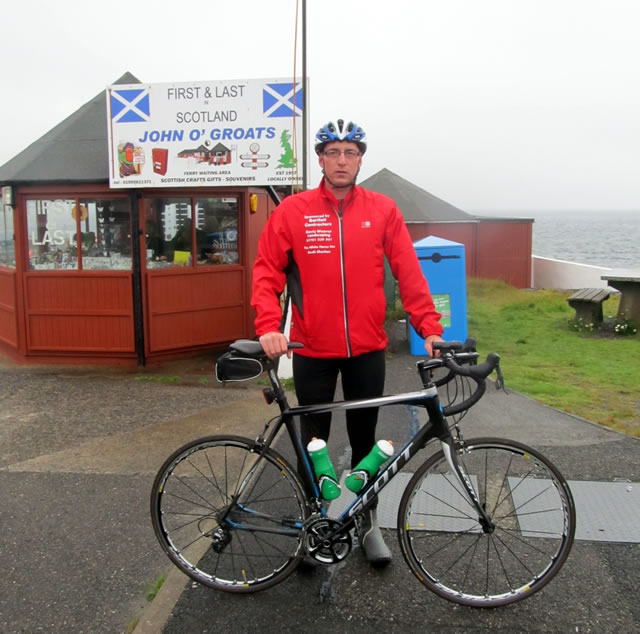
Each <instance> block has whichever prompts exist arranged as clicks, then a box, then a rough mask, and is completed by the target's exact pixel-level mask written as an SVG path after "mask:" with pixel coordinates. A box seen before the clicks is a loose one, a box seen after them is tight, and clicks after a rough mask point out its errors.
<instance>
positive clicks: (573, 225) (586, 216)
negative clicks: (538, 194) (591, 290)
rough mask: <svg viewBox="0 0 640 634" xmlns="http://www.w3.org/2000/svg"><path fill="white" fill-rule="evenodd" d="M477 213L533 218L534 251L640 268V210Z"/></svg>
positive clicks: (577, 260) (602, 264)
mask: <svg viewBox="0 0 640 634" xmlns="http://www.w3.org/2000/svg"><path fill="white" fill-rule="evenodd" d="M476 213H477V215H479V216H480V215H481V216H494V217H495V216H501V217H508V218H533V219H534V223H533V248H532V251H533V255H538V256H542V257H545V258H554V259H556V260H566V261H567V262H575V263H577V264H591V265H593V266H600V267H605V268H611V269H617V268H622V269H640V210H622V211H620V210H618V211H612V210H602V211H593V210H589V211H579V210H569V211H568V210H563V211H549V210H544V211H525V212H523V211H518V212H507V211H496V212H488V211H483V212H476Z"/></svg>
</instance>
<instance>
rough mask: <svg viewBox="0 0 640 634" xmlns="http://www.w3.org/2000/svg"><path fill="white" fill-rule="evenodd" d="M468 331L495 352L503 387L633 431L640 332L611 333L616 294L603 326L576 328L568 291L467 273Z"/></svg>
mask: <svg viewBox="0 0 640 634" xmlns="http://www.w3.org/2000/svg"><path fill="white" fill-rule="evenodd" d="M467 290H468V324H469V334H470V336H472V337H474V338H475V339H476V340H477V345H478V351H479V352H480V353H481V355H484V354H486V353H488V352H497V353H498V354H500V356H501V358H502V360H501V365H502V368H503V371H504V375H505V382H506V385H507V387H510V388H512V389H514V390H516V391H518V392H522V393H523V394H526V395H528V396H531V397H532V398H535V399H536V400H538V401H541V402H543V403H546V404H547V405H551V406H552V407H555V408H557V409H560V410H563V411H565V412H569V413H571V414H575V415H577V416H581V417H583V418H586V419H588V420H591V421H594V422H597V423H600V424H602V425H606V426H607V427H611V428H612V429H616V430H617V431H621V432H624V433H626V434H630V435H633V436H640V391H639V390H638V386H639V385H640V335H639V334H637V332H636V333H635V334H633V335H630V334H628V333H629V332H633V328H632V329H631V330H628V329H627V330H625V333H626V336H620V334H616V332H617V331H616V328H615V317H614V316H615V314H616V312H617V309H618V303H619V296H617V295H614V296H612V297H611V298H610V299H608V300H607V301H606V302H605V303H604V306H603V310H604V314H605V315H606V317H605V323H604V327H603V328H602V329H600V330H598V329H593V330H585V329H582V328H576V323H575V313H574V311H573V310H572V309H571V308H570V307H569V305H568V304H567V298H568V297H569V296H570V295H571V293H570V292H558V291H552V290H522V289H516V288H513V287H511V286H508V285H507V284H505V283H503V282H498V281H492V280H478V279H470V280H468V289H467Z"/></svg>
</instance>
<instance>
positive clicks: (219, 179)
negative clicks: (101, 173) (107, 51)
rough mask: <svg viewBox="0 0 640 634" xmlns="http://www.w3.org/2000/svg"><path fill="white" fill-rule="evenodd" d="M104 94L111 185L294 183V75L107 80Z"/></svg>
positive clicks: (297, 90) (298, 88)
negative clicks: (212, 79)
mask: <svg viewBox="0 0 640 634" xmlns="http://www.w3.org/2000/svg"><path fill="white" fill-rule="evenodd" d="M106 98H107V125H108V136H109V183H110V186H111V187H113V188H123V187H136V188H138V187H194V186H195V187H198V186H201V187H211V186H231V185H289V184H291V183H294V182H296V179H297V180H299V181H302V159H301V156H302V136H303V134H304V130H303V125H302V82H301V81H298V82H292V81H291V80H290V79H251V80H237V81H215V82H191V83H179V84H114V85H113V86H109V87H108V88H107V91H106ZM294 122H295V126H294Z"/></svg>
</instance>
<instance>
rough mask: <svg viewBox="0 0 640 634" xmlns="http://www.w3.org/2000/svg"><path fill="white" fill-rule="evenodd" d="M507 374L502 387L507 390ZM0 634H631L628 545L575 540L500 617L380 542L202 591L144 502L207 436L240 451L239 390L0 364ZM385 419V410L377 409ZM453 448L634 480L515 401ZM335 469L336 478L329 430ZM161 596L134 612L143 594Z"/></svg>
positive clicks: (407, 421) (164, 372)
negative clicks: (549, 576)
mask: <svg viewBox="0 0 640 634" xmlns="http://www.w3.org/2000/svg"><path fill="white" fill-rule="evenodd" d="M414 363H415V359H414V358H413V357H410V356H409V355H408V354H407V350H406V346H403V345H402V343H395V344H394V345H392V348H391V354H390V356H389V359H388V378H387V390H386V391H387V393H391V392H393V391H396V390H397V391H399V390H401V389H402V390H406V389H409V390H413V389H416V388H417V387H418V383H417V375H416V374H415V370H414ZM508 379H509V377H508V376H507V377H506V380H507V385H508ZM0 385H2V391H1V392H0V394H1V396H0V445H1V446H2V452H1V453H0V485H1V486H0V509H2V511H1V515H0V522H1V526H0V530H1V534H2V541H1V542H0V543H1V549H2V562H3V565H2V568H3V573H4V574H3V575H1V576H0V631H2V632H33V631H69V632H71V631H72V632H126V631H130V630H132V629H133V628H134V626H135V625H136V624H137V628H136V630H135V631H136V633H137V634H139V633H140V632H143V633H144V632H164V633H165V634H170V633H174V632H209V631H221V630H222V631H224V630H233V631H238V632H245V631H246V632H248V631H250V630H255V629H256V628H260V629H261V630H263V631H303V630H304V631H312V632H313V631H320V630H323V631H325V632H326V631H329V632H332V631H345V632H366V631H370V630H371V629H374V628H375V629H377V628H384V629H385V630H388V631H403V632H404V631H421V632H480V631H485V630H489V629H491V630H493V631H496V630H497V631H505V632H506V631H509V632H519V631H523V632H524V631H527V632H531V631H534V632H632V631H638V629H639V627H640V625H639V624H640V607H639V604H638V602H637V596H636V590H635V586H636V584H637V579H638V571H639V570H640V546H638V544H636V543H626V544H612V543H607V542H595V541H593V542H587V541H581V542H576V544H575V545H574V549H573V552H572V554H571V556H570V558H569V560H568V562H567V564H566V565H565V567H564V568H563V570H562V571H561V573H560V574H559V575H558V577H556V579H554V580H553V581H552V582H551V584H550V585H549V586H547V588H545V589H544V590H543V591H541V592H540V593H538V594H536V595H535V596H534V597H532V598H531V599H529V600H527V601H524V602H521V603H520V604H517V605H515V606H511V607H508V608H503V609H498V610H492V611H478V610H471V609H466V608H462V607H459V606H455V605H454V604H451V603H449V602H447V601H444V600H442V599H439V598H438V597H436V596H435V595H432V594H431V593H429V592H428V591H427V590H426V589H424V588H423V587H422V586H421V585H420V584H419V583H418V582H417V580H416V579H415V578H414V577H413V576H412V575H411V573H410V572H409V570H408V568H407V567H406V564H405V563H404V561H403V560H402V557H401V555H400V552H399V549H398V547H397V544H396V539H395V533H394V532H393V531H387V536H388V540H387V541H388V543H389V544H390V546H391V548H392V549H393V551H394V555H395V559H394V562H393V563H392V565H391V566H390V567H389V568H388V569H386V570H383V571H374V570H372V569H370V568H369V566H368V565H367V564H366V563H365V562H364V561H363V559H362V557H361V556H360V553H359V552H357V551H356V552H354V553H352V554H351V556H350V557H349V558H348V559H347V560H346V561H345V562H344V563H342V564H340V565H339V566H336V567H332V568H322V569H317V570H314V571H312V572H310V573H309V572H307V573H303V572H298V573H294V575H292V576H291V577H290V578H289V579H288V580H286V581H285V582H284V583H283V584H281V585H280V586H278V587H276V588H273V589H270V590H268V591H266V592H262V593H258V594H256V595H250V596H233V595H227V594H224V593H216V592H214V591H211V590H208V589H206V588H204V587H201V586H198V585H197V584H195V585H194V584H192V583H191V582H190V581H188V580H187V579H186V577H184V576H183V575H182V573H180V572H178V571H177V570H175V569H174V568H173V567H172V565H171V564H170V562H169V560H168V559H167V558H166V556H165V555H164V554H163V553H162V551H161V550H160V547H159V546H158V544H157V543H156V541H155V537H154V535H153V530H152V528H151V522H150V519H149V509H148V506H149V502H148V498H149V492H150V487H151V483H152V480H153V477H154V475H155V472H156V471H157V469H158V468H159V466H160V464H161V463H162V461H163V460H164V458H165V457H166V456H167V455H168V454H169V453H170V452H171V451H172V450H173V449H175V448H176V447H177V446H179V445H180V444H182V443H184V442H186V441H188V440H191V439H192V438H194V437H197V436H201V435H205V434H209V433H225V432H229V433H234V434H239V435H247V436H250V437H252V436H255V435H256V434H257V433H258V432H259V431H260V430H261V429H262V423H263V421H264V420H265V418H266V417H267V416H266V413H265V412H269V413H271V415H273V414H272V412H273V411H275V410H273V408H274V407H275V406H272V408H270V409H268V410H267V408H266V407H265V405H264V401H263V400H262V396H261V393H260V385H258V384H256V382H252V383H247V384H236V385H234V386H232V387H227V388H221V387H219V386H218V384H216V383H215V379H213V378H212V373H211V361H210V359H202V358H200V359H194V360H190V361H188V362H180V363H175V364H166V365H165V366H164V367H157V368H154V369H152V370H149V369H147V370H141V371H138V372H127V373H122V372H119V371H112V370H105V369H99V368H98V369H96V368H26V367H14V366H12V365H11V364H10V363H4V364H3V365H2V366H1V367H0ZM392 410H393V411H392ZM396 410H397V408H388V409H387V410H382V413H381V420H380V424H379V436H380V437H389V438H392V439H393V440H394V441H395V442H402V441H403V440H404V439H405V438H406V437H407V436H408V434H409V432H410V429H411V425H413V424H415V421H412V420H411V416H410V415H409V414H408V413H407V412H406V410H405V411H396ZM462 427H463V431H464V432H465V434H466V435H468V436H478V435H498V436H504V437H510V438H514V439H516V440H521V441H523V442H526V443H528V444H531V445H533V446H535V447H537V448H538V449H540V450H541V451H542V452H543V453H545V454H546V455H548V456H549V457H550V458H551V459H552V460H553V461H554V462H555V463H556V464H557V465H558V467H559V468H560V469H561V471H562V472H563V473H564V475H565V476H566V477H567V478H568V479H570V480H600V481H605V482H611V481H613V480H614V479H616V478H622V479H626V480H629V481H631V482H633V483H638V482H640V460H639V459H638V457H639V456H640V452H639V449H640V443H639V441H638V440H637V439H634V438H630V437H626V436H622V435H620V434H617V433H615V432H612V431H609V430H606V429H603V428H601V427H598V426H596V425H593V424H591V423H589V422H587V421H583V420H581V419H577V418H575V417H572V416H569V415H566V414H562V413H560V412H557V411H555V410H553V409H551V408H548V407H545V406H542V405H539V404H537V403H535V402H534V401H531V400H530V399H527V398H525V397H523V396H520V395H517V394H510V395H508V396H507V395H505V394H503V393H501V392H495V391H493V390H489V391H488V394H487V396H486V397H485V398H484V399H483V400H482V401H481V403H480V404H479V405H477V406H476V407H475V408H474V409H473V410H472V411H471V412H470V413H469V415H468V416H467V417H466V418H465V419H464V422H463V424H462ZM331 449H332V455H333V459H334V464H336V465H338V466H340V465H342V466H344V465H346V464H347V463H348V456H349V453H348V451H349V450H348V446H347V442H346V437H345V434H344V430H343V426H342V425H341V424H340V421H339V419H336V424H335V425H334V431H333V434H332V438H331ZM165 574H168V575H169V577H168V581H167V582H166V583H165V585H164V586H163V588H162V589H161V590H160V592H159V593H158V595H157V596H156V598H155V599H154V601H153V602H152V603H150V604H148V603H147V602H146V600H145V598H144V594H145V590H146V588H147V587H148V586H150V585H152V584H153V583H154V582H155V581H156V580H157V579H158V577H159V576H160V575H165Z"/></svg>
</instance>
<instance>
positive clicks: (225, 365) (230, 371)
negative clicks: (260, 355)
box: [216, 350, 264, 384]
mask: <svg viewBox="0 0 640 634" xmlns="http://www.w3.org/2000/svg"><path fill="white" fill-rule="evenodd" d="M263 372H264V367H263V366H262V363H260V361H258V359H252V358H251V357H243V356H242V355H241V354H240V353H238V352H234V351H233V350H232V351H230V352H225V353H224V354H223V355H222V356H221V357H218V359H217V360H216V379H217V380H218V381H219V382H220V383H222V384H224V383H227V382H232V381H250V380H251V379H255V378H257V377H259V376H260V375H261V374H262V373H263Z"/></svg>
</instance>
